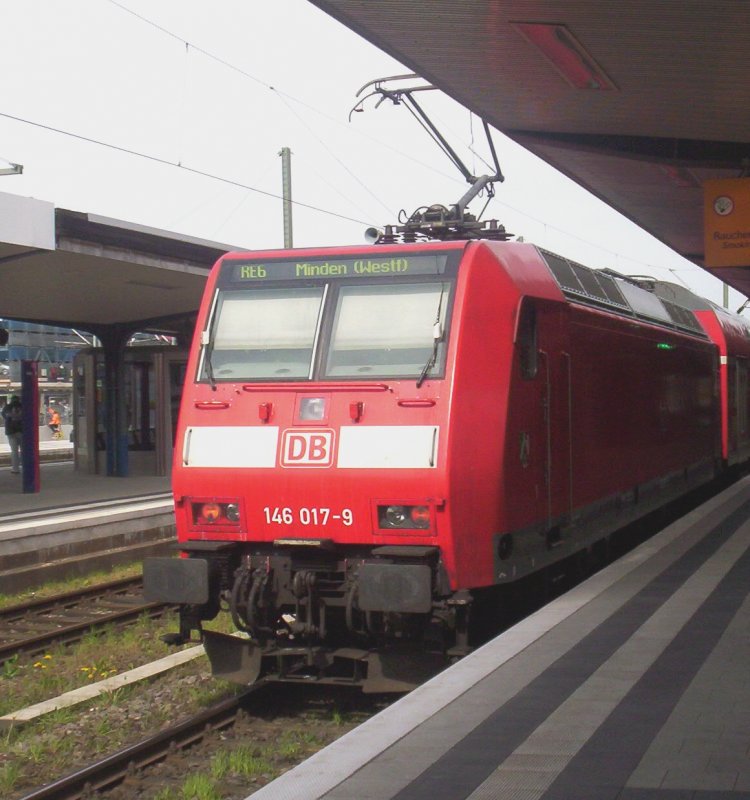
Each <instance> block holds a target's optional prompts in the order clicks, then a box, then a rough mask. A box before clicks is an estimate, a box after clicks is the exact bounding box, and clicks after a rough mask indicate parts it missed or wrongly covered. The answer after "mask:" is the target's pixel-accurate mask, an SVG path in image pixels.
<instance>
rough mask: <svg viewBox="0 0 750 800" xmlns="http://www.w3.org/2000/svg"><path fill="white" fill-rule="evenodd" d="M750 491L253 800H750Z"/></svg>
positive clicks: (642, 552)
mask: <svg viewBox="0 0 750 800" xmlns="http://www.w3.org/2000/svg"><path fill="white" fill-rule="evenodd" d="M749 520H750V478H745V479H742V480H741V481H740V482H738V483H736V484H734V485H733V486H732V487H730V488H729V489H727V490H725V491H724V492H722V493H721V494H720V495H718V496H716V497H715V498H713V499H711V500H710V501H709V502H707V503H705V504H704V505H703V506H701V507H700V508H699V509H697V510H696V511H694V512H692V513H690V514H688V515H687V516H686V517H685V518H683V519H682V520H680V521H679V522H677V523H675V524H673V525H671V526H669V527H668V528H666V529H665V530H664V531H662V532H660V533H659V534H657V535H656V536H655V537H653V538H652V539H650V540H649V541H648V542H646V543H645V544H643V545H641V546H640V547H639V548H638V549H636V550H634V551H633V552H632V553H630V554H628V555H626V556H625V557H624V558H622V559H620V560H619V561H618V562H616V563H614V564H612V565H610V566H609V567H607V568H606V569H604V570H602V571H601V572H599V573H597V574H596V575H594V576H593V577H591V578H589V579H588V580H587V581H585V582H584V583H582V584H580V585H579V586H578V587H576V588H575V589H573V590H571V591H570V592H568V593H567V594H565V595H563V596H562V597H560V598H559V599H557V600H555V601H553V602H552V603H550V604H549V605H547V606H546V607H544V608H543V609H541V610H540V611H538V612H536V613H535V614H533V615H532V616H530V617H528V618H527V619H525V620H524V621H522V622H521V623H519V624H518V625H516V626H514V627H513V628H511V629H509V630H508V631H506V632H505V633H504V634H502V635H501V636H499V637H498V638H497V639H494V640H493V641H491V642H489V643H488V644H486V645H485V646H484V647H482V648H480V649H478V650H476V651H475V652H474V653H472V654H471V655H470V656H468V657H467V658H465V659H463V660H462V661H460V662H458V663H457V664H455V665H454V666H452V667H451V668H449V669H447V670H445V671H444V672H443V673H441V674H440V675H438V676H436V677H435V678H433V679H432V680H431V681H429V682H428V683H426V684H424V685H423V686H421V687H420V688H418V689H416V690H415V691H413V692H412V693H411V694H409V695H407V696H406V697H404V698H403V699H402V700H400V701H399V702H397V703H395V704H394V705H392V706H390V707H389V708H387V709H386V710H385V711H383V712H382V713H380V714H378V715H377V716H375V717H373V718H372V719H370V720H368V721H367V722H366V723H364V724H363V725H361V726H360V727H358V728H357V729H355V730H354V731H352V732H351V733H348V734H346V735H345V736H343V737H342V738H341V739H339V740H338V741H336V742H334V743H333V744H332V745H330V746H329V747H327V748H325V749H324V750H322V751H320V752H319V753H317V754H316V755H315V756H313V757H312V758H311V759H309V760H308V761H306V762H304V763H303V764H301V765H300V766H298V767H297V768H295V769H293V770H291V771H290V772H288V773H286V774H285V775H283V776H281V777H280V778H278V779H277V780H275V781H273V782H272V783H270V784H269V785H268V786H266V787H264V788H263V789H261V790H260V791H258V792H256V793H255V794H253V800H271V799H273V800H312V799H313V798H315V799H316V800H317V798H325V799H326V800H386V798H398V800H438V799H439V800H463V798H471V800H502V799H504V798H509V799H510V798H513V799H514V800H542V799H543V800H579V799H580V800H615V799H617V800H687V799H688V798H691V799H693V800H720V799H721V800H735V799H736V798H750V756H749V755H748V753H749V752H750V602H748V589H749V588H750V550H749V548H750V522H749Z"/></svg>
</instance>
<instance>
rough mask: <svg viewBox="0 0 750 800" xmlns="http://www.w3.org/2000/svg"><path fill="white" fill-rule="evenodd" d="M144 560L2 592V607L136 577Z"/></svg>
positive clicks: (0, 604)
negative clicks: (6, 592)
mask: <svg viewBox="0 0 750 800" xmlns="http://www.w3.org/2000/svg"><path fill="white" fill-rule="evenodd" d="M142 567H143V565H142V562H140V561H136V562H134V563H132V564H123V565H121V566H116V567H113V568H112V569H110V570H99V571H98V572H90V573H88V574H87V575H83V576H75V577H72V578H68V579H66V580H61V581H50V582H49V583H45V584H44V585H43V586H33V587H30V588H28V589H25V590H24V591H22V592H17V593H15V594H0V608H8V607H9V606H15V605H18V603H26V602H28V601H29V600H35V599H37V598H40V597H52V596H53V595H56V594H62V593H63V592H73V591H76V590H77V589H84V588H86V587H88V586H96V584H98V583H107V582H109V581H116V580H119V579H120V578H134V577H137V576H138V575H140V574H141V572H142Z"/></svg>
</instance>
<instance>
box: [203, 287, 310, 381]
mask: <svg viewBox="0 0 750 800" xmlns="http://www.w3.org/2000/svg"><path fill="white" fill-rule="evenodd" d="M322 301H323V288H322V287H315V288H296V287H295V288H291V287H290V288H289V289H278V290H272V289H248V290H243V291H231V292H222V293H221V294H220V296H219V300H218V303H217V307H216V313H215V315H214V323H213V325H212V335H211V342H210V344H209V346H208V347H207V348H205V349H204V354H203V366H202V371H201V378H202V379H203V380H207V379H210V378H211V373H212V374H213V378H214V379H215V380H217V381H220V380H264V379H265V380H268V379H275V380H283V379H300V378H309V377H310V372H311V364H312V356H313V347H314V343H315V335H316V331H317V327H318V319H319V317H320V310H321V304H322ZM209 361H210V364H209V363H208V362H209Z"/></svg>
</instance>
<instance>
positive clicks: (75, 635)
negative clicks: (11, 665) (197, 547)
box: [0, 577, 172, 665]
mask: <svg viewBox="0 0 750 800" xmlns="http://www.w3.org/2000/svg"><path fill="white" fill-rule="evenodd" d="M141 584H142V580H141V578H140V577H138V578H123V579H119V580H117V581H110V582H108V583H106V584H98V585H97V586H92V587H87V588H86V589H84V590H82V591H74V592H66V593H64V594H62V595H56V596H55V597H50V598H39V599H38V600H32V601H30V602H29V603H23V604H19V605H15V606H12V607H11V608H7V609H4V610H3V611H0V626H2V628H7V627H8V625H9V624H11V623H12V622H14V621H15V622H22V621H23V619H24V617H25V616H31V619H32V621H34V615H36V614H38V615H40V619H39V620H38V622H39V623H42V624H48V625H49V630H46V631H43V632H41V633H36V634H34V635H32V636H26V637H22V638H16V639H10V640H9V641H5V642H0V665H1V664H3V663H5V662H6V661H8V660H9V659H11V658H13V657H14V656H16V655H19V654H21V653H23V654H27V655H35V654H37V653H41V652H43V651H44V650H46V649H47V648H48V647H49V646H50V645H51V644H54V643H61V642H62V643H65V644H71V643H73V642H77V641H79V640H80V639H81V638H82V637H83V636H84V635H85V634H86V633H88V632H90V631H95V630H96V629H97V628H102V627H104V626H106V625H110V624H115V625H127V624H130V623H133V622H136V621H137V620H138V619H140V618H141V616H142V615H144V614H146V615H148V616H149V617H152V618H154V617H159V616H161V615H162V614H163V613H164V612H165V611H166V610H168V609H169V608H172V606H170V605H168V604H165V603H145V602H137V603H136V604H131V605H130V606H128V607H127V608H122V609H117V610H111V609H110V610H108V611H107V612H106V613H100V612H101V606H100V607H99V608H95V609H94V610H93V611H92V612H89V611H87V610H86V609H81V614H80V616H79V618H78V619H76V620H75V621H73V622H71V623H70V624H67V625H66V624H64V619H62V620H60V621H58V620H46V619H44V618H43V617H41V615H42V614H44V613H49V612H54V611H55V610H58V609H59V610H60V611H61V613H62V614H63V615H64V613H65V612H66V611H70V610H71V609H74V608H75V607H76V606H77V605H78V604H80V603H85V602H90V601H91V600H98V599H102V598H106V597H108V596H113V597H115V598H116V597H118V596H120V595H122V594H125V593H126V592H128V591H129V590H132V589H134V588H137V587H138V586H140V585H141ZM81 616H83V617H84V619H81V618H80V617H81Z"/></svg>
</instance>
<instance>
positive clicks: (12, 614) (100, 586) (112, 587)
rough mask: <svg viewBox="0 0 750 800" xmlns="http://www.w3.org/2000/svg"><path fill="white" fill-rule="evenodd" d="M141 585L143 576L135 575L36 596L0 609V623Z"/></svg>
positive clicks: (125, 590)
mask: <svg viewBox="0 0 750 800" xmlns="http://www.w3.org/2000/svg"><path fill="white" fill-rule="evenodd" d="M141 586H143V578H142V577H141V576H140V575H136V576H134V577H131V578H118V579H117V580H114V581H107V582H105V583H97V584H96V585H95V586H86V587H84V588H83V589H73V590H71V591H69V592H62V593H61V594H56V595H52V596H50V597H36V598H34V599H33V600H27V601H26V602H24V603H16V604H15V605H12V606H7V607H6V608H2V609H0V625H2V624H5V623H7V622H12V621H13V620H15V619H19V618H21V617H23V616H25V615H26V614H28V613H30V612H32V611H33V612H36V613H43V612H45V611H52V610H54V609H56V608H70V607H71V606H74V605H77V604H78V603H80V602H83V601H84V600H93V599H95V598H98V597H105V596H107V595H110V594H114V595H116V594H123V593H125V592H129V591H132V590H135V589H138V588H140V587H141Z"/></svg>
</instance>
